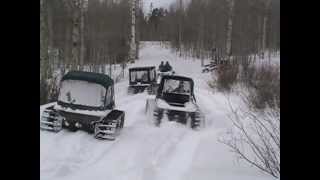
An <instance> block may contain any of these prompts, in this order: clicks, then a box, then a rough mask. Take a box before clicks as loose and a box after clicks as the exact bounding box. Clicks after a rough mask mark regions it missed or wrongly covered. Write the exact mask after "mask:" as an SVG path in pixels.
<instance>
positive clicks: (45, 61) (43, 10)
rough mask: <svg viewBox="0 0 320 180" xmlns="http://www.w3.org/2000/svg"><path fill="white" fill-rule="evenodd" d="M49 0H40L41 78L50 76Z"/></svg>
mask: <svg viewBox="0 0 320 180" xmlns="http://www.w3.org/2000/svg"><path fill="white" fill-rule="evenodd" d="M47 18H48V16H47V1H46V0H40V66H41V68H40V80H47V78H48V76H49V72H48V70H49V54H48V22H47V20H48V19H47Z"/></svg>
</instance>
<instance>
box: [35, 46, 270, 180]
mask: <svg viewBox="0 0 320 180" xmlns="http://www.w3.org/2000/svg"><path fill="white" fill-rule="evenodd" d="M141 46H142V49H141V51H140V59H139V60H138V61H136V63H135V64H130V65H129V67H133V66H149V65H155V66H158V65H159V64H160V62H161V61H169V62H170V64H171V65H172V66H173V69H174V70H175V71H176V73H177V74H180V75H185V76H190V77H192V78H193V79H194V81H195V95H196V98H197V101H198V104H199V106H200V108H201V110H202V111H203V112H204V113H205V117H206V128H205V129H203V130H201V131H193V130H191V129H190V128H188V127H185V126H183V125H180V124H177V123H169V122H164V123H163V124H162V126H161V127H160V128H157V127H154V126H153V125H152V124H151V123H150V121H149V120H148V119H147V117H146V115H145V113H144V110H145V102H146V98H147V94H144V93H142V94H136V95H128V94H127V86H128V80H127V79H123V80H121V81H120V82H118V83H117V84H116V85H115V92H116V97H115V98H116V106H117V109H121V110H124V111H125V112H126V119H125V125H124V128H123V130H122V133H121V134H120V136H119V137H118V138H117V139H116V140H115V141H101V140H96V139H94V137H93V136H92V135H89V134H87V133H86V132H82V131H78V132H75V133H73V132H68V131H66V130H62V131H60V132H59V133H52V132H47V131H41V130H40V176H41V179H42V180H53V179H59V180H89V179H94V180H106V179H108V180H195V179H197V180H212V179H218V180H235V179H237V180H262V179H266V180H271V179H273V178H272V177H270V176H268V175H266V174H264V173H262V172H260V171H258V170H257V169H255V168H253V167H250V166H249V165H248V164H246V163H245V162H244V161H238V160H237V158H236V157H235V155H234V154H233V153H232V152H230V150H229V149H228V147H226V146H225V145H224V144H221V143H219V142H218V141H217V139H218V138H219V137H220V136H221V134H223V133H225V132H226V130H227V129H228V128H229V127H230V120H229V119H228V113H229V112H230V111H229V106H228V102H227V98H226V95H224V94H222V93H219V92H213V91H212V89H210V87H209V86H208V83H207V82H208V81H209V80H210V79H211V75H210V74H209V73H206V74H202V73H201V67H200V61H198V60H194V59H192V58H189V59H185V58H180V57H178V56H176V54H175V53H172V52H171V51H170V50H169V49H165V48H163V47H161V46H160V45H159V44H158V43H157V42H144V43H142V45H141ZM126 77H127V73H126ZM230 99H232V103H235V104H237V103H238V98H237V96H236V95H234V96H233V97H231V98H230ZM45 107H46V105H44V106H40V114H41V111H42V109H43V108H45Z"/></svg>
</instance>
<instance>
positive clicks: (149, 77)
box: [128, 66, 157, 94]
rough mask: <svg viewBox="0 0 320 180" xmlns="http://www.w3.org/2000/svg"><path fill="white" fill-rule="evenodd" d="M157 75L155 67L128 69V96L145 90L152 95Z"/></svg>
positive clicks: (155, 86)
mask: <svg viewBox="0 0 320 180" xmlns="http://www.w3.org/2000/svg"><path fill="white" fill-rule="evenodd" d="M156 83H157V73H156V67H155V66H146V67H134V68H130V69H129V87H128V93H129V94H136V93H140V92H144V91H145V90H147V92H148V93H149V94H154V93H155V91H156V88H157V85H156Z"/></svg>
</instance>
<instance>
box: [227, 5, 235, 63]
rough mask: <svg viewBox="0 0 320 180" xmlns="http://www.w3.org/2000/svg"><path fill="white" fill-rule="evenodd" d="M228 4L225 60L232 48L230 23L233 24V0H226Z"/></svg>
mask: <svg viewBox="0 0 320 180" xmlns="http://www.w3.org/2000/svg"><path fill="white" fill-rule="evenodd" d="M227 3H228V6H229V16H228V25H227V42H226V56H227V60H230V58H231V53H232V52H231V50H232V25H233V14H234V12H233V9H234V0H227Z"/></svg>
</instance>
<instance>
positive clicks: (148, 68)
mask: <svg viewBox="0 0 320 180" xmlns="http://www.w3.org/2000/svg"><path fill="white" fill-rule="evenodd" d="M155 68H156V67H155V66H144V67H133V68H130V69H129V71H149V70H152V69H155Z"/></svg>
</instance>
